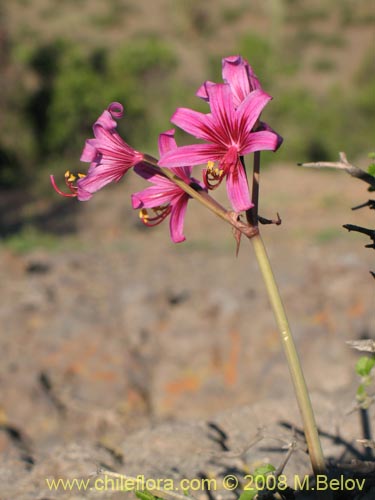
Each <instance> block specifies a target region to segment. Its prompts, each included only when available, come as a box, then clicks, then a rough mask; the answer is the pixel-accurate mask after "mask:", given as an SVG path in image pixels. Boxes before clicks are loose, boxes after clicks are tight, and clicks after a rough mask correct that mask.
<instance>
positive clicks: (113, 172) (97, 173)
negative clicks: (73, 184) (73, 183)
mask: <svg viewBox="0 0 375 500" xmlns="http://www.w3.org/2000/svg"><path fill="white" fill-rule="evenodd" d="M126 172H127V169H124V168H121V166H120V167H117V168H114V166H113V165H112V164H111V163H109V164H100V165H98V166H95V167H90V169H89V171H88V174H87V175H86V177H83V178H82V179H80V180H79V181H78V182H77V187H78V199H79V200H80V199H81V195H80V190H82V189H83V190H84V191H87V192H89V193H96V191H99V189H101V188H102V187H104V186H106V185H107V184H109V183H110V182H118V181H119V180H120V179H121V178H122V177H123V176H124V175H125V173H126Z"/></svg>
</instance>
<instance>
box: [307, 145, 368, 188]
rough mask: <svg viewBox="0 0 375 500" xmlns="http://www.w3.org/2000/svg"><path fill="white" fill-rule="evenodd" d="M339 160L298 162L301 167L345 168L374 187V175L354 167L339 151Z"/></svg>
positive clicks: (350, 173) (353, 175)
mask: <svg viewBox="0 0 375 500" xmlns="http://www.w3.org/2000/svg"><path fill="white" fill-rule="evenodd" d="M339 156H340V161H337V162H331V161H317V162H313V163H298V165H300V166H301V167H311V168H336V169H339V170H345V172H347V173H348V174H349V175H351V176H352V177H356V178H357V179H361V180H362V181H364V182H366V183H367V184H369V185H370V187H371V188H374V189H375V177H374V176H373V175H370V174H369V173H367V172H365V171H364V170H362V169H361V168H359V167H356V166H354V165H352V164H351V163H349V162H348V159H347V157H346V154H345V153H343V152H341V153H339Z"/></svg>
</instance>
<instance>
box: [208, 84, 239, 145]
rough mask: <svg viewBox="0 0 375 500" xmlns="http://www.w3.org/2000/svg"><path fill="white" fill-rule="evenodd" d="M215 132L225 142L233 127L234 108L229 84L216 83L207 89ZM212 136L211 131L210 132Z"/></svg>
mask: <svg viewBox="0 0 375 500" xmlns="http://www.w3.org/2000/svg"><path fill="white" fill-rule="evenodd" d="M208 95H209V98H210V107H211V112H212V117H213V121H214V127H215V132H216V134H217V135H218V136H219V137H220V138H221V140H222V141H223V142H225V138H228V137H229V136H230V135H231V132H233V130H234V128H235V125H234V124H235V110H234V105H233V98H232V93H231V90H230V87H229V85H227V84H225V83H218V84H217V85H213V86H212V87H209V89H208ZM211 137H212V132H211Z"/></svg>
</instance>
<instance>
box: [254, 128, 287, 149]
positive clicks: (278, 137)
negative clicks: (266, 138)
mask: <svg viewBox="0 0 375 500" xmlns="http://www.w3.org/2000/svg"><path fill="white" fill-rule="evenodd" d="M258 130H267V131H268V132H272V133H273V134H275V135H276V136H277V146H276V149H279V147H280V146H281V144H282V143H283V141H284V139H283V138H282V137H281V135H280V134H278V133H277V132H275V130H274V129H273V128H272V127H270V126H269V125H268V123H265V122H259V127H258ZM276 149H275V151H276Z"/></svg>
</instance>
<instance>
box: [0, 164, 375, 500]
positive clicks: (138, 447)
mask: <svg viewBox="0 0 375 500" xmlns="http://www.w3.org/2000/svg"><path fill="white" fill-rule="evenodd" d="M139 187H140V185H139V184H138V181H136V180H133V179H131V178H130V177H129V179H126V180H125V182H123V183H122V184H121V185H119V186H115V187H112V188H108V189H106V190H103V192H101V193H99V194H98V195H97V196H96V197H95V198H94V199H93V200H92V201H91V202H90V203H87V204H80V205H79V206H78V204H75V203H74V201H73V202H72V201H70V200H63V201H64V203H67V204H72V205H71V207H72V208H71V212H68V213H66V211H65V210H64V211H62V212H61V214H60V215H59V213H57V215H56V214H54V215H53V217H52V216H51V218H50V220H46V221H45V228H50V227H55V228H56V227H60V226H61V227H65V228H66V227H69V226H70V228H71V229H72V231H73V235H72V234H71V235H64V236H61V238H59V239H58V240H57V244H56V245H55V247H54V248H53V249H46V248H37V247H36V248H33V249H30V250H29V251H28V252H26V253H22V254H20V253H17V252H15V251H14V250H12V249H11V248H9V247H8V246H6V245H3V246H2V247H1V249H0V256H1V259H0V274H1V282H0V289H1V301H0V325H1V338H0V391H1V393H0V430H1V432H0V451H1V458H0V460H1V462H0V483H1V485H2V487H1V492H0V499H1V500H13V499H20V500H23V499H25V500H26V499H36V498H37V499H39V500H41V499H44V500H46V499H54V498H77V499H78V498H79V499H81V498H121V495H123V493H113V492H112V493H109V492H108V491H107V492H105V493H100V492H98V491H93V490H91V491H85V492H83V491H81V492H78V490H74V491H73V492H72V491H70V492H64V491H62V489H61V488H60V490H59V491H50V490H49V489H48V485H47V484H46V478H53V477H54V478H60V477H64V478H67V477H70V478H74V477H77V478H78V477H87V476H88V475H90V474H92V473H95V472H96V471H97V470H98V468H104V469H106V470H107V469H110V470H112V471H117V472H121V473H125V474H129V475H138V474H144V475H145V476H148V477H159V476H160V477H170V478H180V477H190V478H192V477H198V476H199V475H207V476H209V477H220V476H222V475H224V474H225V472H227V471H233V470H236V471H237V472H238V471H239V472H238V474H239V475H240V476H241V474H242V475H243V474H244V471H247V470H251V467H253V466H254V464H256V463H259V462H261V461H270V462H272V463H273V464H274V465H275V466H278V465H279V464H280V463H281V462H282V459H283V457H284V456H285V453H286V451H285V449H284V450H283V449H282V448H283V446H285V445H287V444H288V443H290V442H292V441H294V440H296V441H297V443H298V445H297V450H296V451H295V453H294V454H293V456H292V459H291V461H290V462H289V463H288V465H287V467H286V469H285V473H286V474H287V475H288V477H289V481H291V482H292V481H293V474H299V475H301V477H302V476H303V475H304V474H309V473H310V468H309V462H308V459H307V456H306V454H305V451H304V444H303V442H302V441H301V438H300V435H299V432H298V431H299V430H300V429H301V423H300V419H299V415H298V411H297V409H296V408H295V404H294V402H293V393H292V389H291V384H290V379H289V374H288V370H287V367H286V365H285V360H284V354H283V352H282V350H281V346H280V342H279V338H278V332H277V330H276V327H275V322H274V318H273V316H272V313H271V311H270V308H269V304H268V299H267V296H266V292H265V289H264V285H263V283H262V280H261V277H260V274H259V271H258V268H257V264H256V261H255V259H254V257H253V252H252V248H251V246H250V245H249V244H248V242H246V241H243V242H242V246H241V249H240V254H239V256H238V258H236V257H235V245H234V239H233V237H232V235H231V230H230V228H229V227H226V226H225V225H224V223H221V222H220V221H219V220H215V218H214V216H213V215H211V214H210V213H203V211H202V210H201V209H200V207H196V206H194V205H193V203H191V206H190V207H189V213H188V217H187V221H186V230H185V234H186V236H187V241H186V242H185V243H183V244H180V245H173V244H172V243H171V242H170V241H169V236H168V227H167V224H166V223H164V224H162V225H160V226H159V227H157V228H144V227H143V226H141V225H140V222H139V220H138V218H137V214H136V213H133V212H132V210H131V208H129V203H128V198H127V196H128V194H129V193H130V192H131V190H132V189H138V188H139ZM124 194H125V195H126V196H124ZM220 196H221V199H222V201H223V202H225V195H224V194H223V193H221V194H220ZM366 199H367V193H366V191H365V186H364V185H362V183H361V182H359V181H356V180H354V179H351V178H350V177H349V176H347V175H346V174H344V173H339V172H319V171H308V170H303V169H300V168H298V167H293V166H274V167H273V168H270V169H268V170H266V171H265V172H264V174H263V177H262V200H261V215H263V216H265V217H273V216H274V215H275V213H276V211H278V212H280V214H281V217H282V219H283V223H282V225H281V226H280V227H275V226H265V227H264V228H263V235H264V239H265V242H266V245H267V248H268V251H269V255H270V258H271V261H272V264H273V266H274V270H275V274H276V277H277V279H278V283H279V286H280V289H281V292H282V295H283V299H284V301H285V306H286V309H287V312H288V315H289V318H290V322H291V326H292V330H293V332H294V334H295V337H296V341H297V344H298V350H299V353H300V356H301V358H302V362H303V365H304V369H305V375H306V379H307V382H308V385H309V388H310V389H311V393H312V399H313V403H314V406H315V410H316V418H317V421H318V425H319V428H320V429H321V432H322V434H323V436H324V437H323V447H324V452H325V455H326V457H327V458H329V459H330V460H332V461H334V462H336V463H337V462H348V461H350V460H351V459H352V458H354V459H358V458H363V457H364V456H365V455H364V453H365V450H364V448H363V447H361V445H359V444H358V443H356V439H358V438H361V437H363V436H362V429H361V425H360V418H359V415H358V413H357V412H352V413H350V410H351V408H352V406H353V404H354V395H355V391H356V385H357V384H358V377H357V376H356V375H355V372H354V365H355V362H356V360H357V358H358V353H357V352H355V351H353V350H351V349H350V348H349V347H348V346H347V344H346V343H345V341H346V340H350V339H359V338H364V337H373V336H374V335H375V328H374V281H373V279H372V278H371V276H370V274H369V269H371V268H372V269H374V261H373V255H372V253H373V252H372V251H370V250H368V249H365V248H364V245H365V244H366V243H368V241H367V240H366V237H364V236H361V235H359V234H354V233H351V234H348V233H346V232H345V230H344V229H342V228H341V226H342V224H344V223H353V224H359V225H363V226H368V227H373V217H372V214H371V213H370V211H369V210H368V211H366V209H363V210H362V211H355V212H351V210H350V207H352V206H355V205H358V204H360V203H361V202H363V201H365V200H366ZM294 428H296V429H297V431H295V430H293V429H294ZM257 437H259V438H260V439H259V440H258V441H257V439H256V438H257ZM255 441H257V442H256V443H255V444H254V442H255ZM249 468H250V469H249ZM241 477H242V476H241ZM291 485H293V484H291ZM103 494H104V496H103ZM227 494H228V493H227ZM116 495H117V496H116ZM212 495H213V497H215V498H219V497H220V495H221V493H219V492H212ZM195 496H204V493H202V492H197V493H195ZM232 497H233V493H232ZM369 498H371V497H369Z"/></svg>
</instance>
